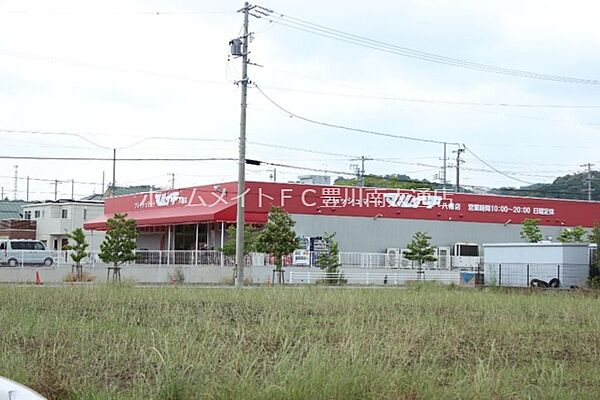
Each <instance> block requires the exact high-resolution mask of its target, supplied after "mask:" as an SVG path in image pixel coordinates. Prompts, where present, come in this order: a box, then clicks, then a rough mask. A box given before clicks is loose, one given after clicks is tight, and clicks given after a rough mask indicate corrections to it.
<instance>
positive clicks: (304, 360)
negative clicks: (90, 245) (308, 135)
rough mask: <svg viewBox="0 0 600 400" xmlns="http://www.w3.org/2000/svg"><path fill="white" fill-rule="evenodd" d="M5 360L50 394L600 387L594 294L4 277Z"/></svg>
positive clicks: (595, 392) (389, 393)
mask: <svg viewBox="0 0 600 400" xmlns="http://www.w3.org/2000/svg"><path fill="white" fill-rule="evenodd" d="M0 305H1V307H2V308H1V310H0V375H3V376H8V377H11V378H13V379H15V380H17V381H20V382H23V383H25V384H27V385H29V386H31V387H33V388H34V389H36V390H38V391H39V392H41V393H42V394H44V395H46V396H48V397H49V398H50V399H61V400H63V399H142V398H148V399H198V398H208V399H210V398H226V399H228V398H243V399H259V398H261V399H262V398H269V399H321V398H335V399H364V398H377V399H386V398H387V399H399V398H400V399H401V398H406V399H426V398H440V399H448V398H456V399H458V398H460V399H469V398H473V399H483V398H486V399H487V398H564V399H571V398H590V399H598V398H600V300H599V298H598V296H597V295H595V294H585V293H574V292H554V291H544V292H525V291H507V290H499V289H484V290H460V289H456V288H444V287H436V286H416V287H411V288H409V289H406V290H400V289H364V290H360V289H325V288H316V287H315V288H289V289H276V288H264V289H252V290H232V289H225V288H224V289H191V288H189V289H188V288H156V289H154V288H143V289H140V288H132V287H109V286H95V287H90V288H36V287H0Z"/></svg>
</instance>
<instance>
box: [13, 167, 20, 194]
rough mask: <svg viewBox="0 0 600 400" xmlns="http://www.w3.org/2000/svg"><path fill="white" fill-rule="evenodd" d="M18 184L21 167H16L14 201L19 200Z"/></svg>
mask: <svg viewBox="0 0 600 400" xmlns="http://www.w3.org/2000/svg"><path fill="white" fill-rule="evenodd" d="M18 182H19V166H18V165H15V191H14V194H13V200H16V199H17V190H18Z"/></svg>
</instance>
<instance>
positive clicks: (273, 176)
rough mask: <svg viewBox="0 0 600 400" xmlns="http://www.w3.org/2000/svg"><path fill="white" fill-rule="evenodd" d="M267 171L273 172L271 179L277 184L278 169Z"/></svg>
mask: <svg viewBox="0 0 600 400" xmlns="http://www.w3.org/2000/svg"><path fill="white" fill-rule="evenodd" d="M267 171H270V172H271V174H270V175H269V178H271V179H273V182H277V168H273V169H269V170H267Z"/></svg>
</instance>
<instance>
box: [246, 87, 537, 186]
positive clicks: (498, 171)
mask: <svg viewBox="0 0 600 400" xmlns="http://www.w3.org/2000/svg"><path fill="white" fill-rule="evenodd" d="M254 86H255V87H256V89H257V90H258V91H259V92H260V93H261V94H262V95H263V96H264V97H265V98H266V99H267V100H268V101H269V102H271V103H272V104H273V105H274V106H275V107H277V108H279V109H280V110H282V111H283V112H285V113H287V114H288V115H290V116H292V117H295V118H298V119H301V120H303V121H307V122H310V123H313V124H317V125H322V126H326V127H329V128H336V129H343V130H348V131H353V132H359V133H366V134H371V135H377V136H386V137H391V138H395V139H403V140H412V141H416V142H425V143H436V144H444V143H446V144H452V145H459V146H460V144H459V143H452V142H443V141H439V140H433V139H422V138H417V137H412V136H402V135H394V134H390V133H383V132H377V131H371V130H366V129H358V128H351V127H348V126H343V125H337V124H330V123H327V122H322V121H316V120H313V119H310V118H306V117H302V116H300V115H298V114H295V113H293V112H291V111H289V110H287V109H286V108H284V107H283V106H281V105H279V104H278V103H277V102H275V101H274V100H273V99H271V98H270V97H269V96H268V95H267V94H265V93H264V91H263V90H262V89H261V88H260V87H259V86H258V85H257V84H256V83H255V84H254ZM463 147H465V149H467V148H466V146H465V145H464V144H463ZM467 150H468V151H469V153H471V154H472V155H473V156H474V157H475V158H477V159H478V160H479V161H480V162H481V163H483V164H484V165H486V166H487V167H489V168H490V169H492V170H493V171H496V172H497V173H499V174H501V175H503V176H505V177H507V178H509V179H513V180H516V181H518V182H522V183H525V184H532V183H531V182H527V181H524V180H522V179H518V178H514V177H512V176H510V175H508V174H506V173H504V172H502V171H500V170H498V169H497V168H495V167H493V166H491V165H490V164H488V163H487V162H485V161H484V160H483V159H481V158H480V157H479V156H477V155H476V154H475V153H473V151H471V150H470V149H467Z"/></svg>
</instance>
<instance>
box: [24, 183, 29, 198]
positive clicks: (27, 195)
mask: <svg viewBox="0 0 600 400" xmlns="http://www.w3.org/2000/svg"><path fill="white" fill-rule="evenodd" d="M25 199H26V201H27V202H29V177H27V196H26V197H25Z"/></svg>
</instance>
